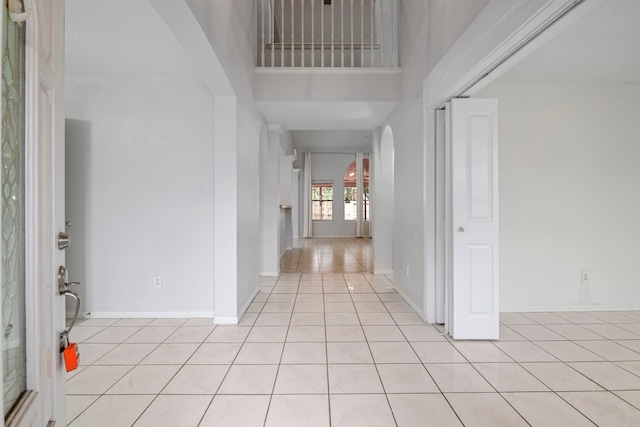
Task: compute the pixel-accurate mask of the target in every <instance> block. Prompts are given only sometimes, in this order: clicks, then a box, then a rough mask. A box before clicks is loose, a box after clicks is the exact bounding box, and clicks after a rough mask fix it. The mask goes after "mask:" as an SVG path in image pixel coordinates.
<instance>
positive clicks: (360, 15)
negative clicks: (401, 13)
mask: <svg viewBox="0 0 640 427" xmlns="http://www.w3.org/2000/svg"><path fill="white" fill-rule="evenodd" d="M397 11H398V7H397V0H256V16H257V31H256V34H257V43H256V46H257V58H256V63H257V65H258V66H259V67H289V68H291V67H293V68H299V67H321V68H331V67H336V68H352V67H369V68H370V67H397V66H398V36H397V34H398V28H397V16H398V13H397Z"/></svg>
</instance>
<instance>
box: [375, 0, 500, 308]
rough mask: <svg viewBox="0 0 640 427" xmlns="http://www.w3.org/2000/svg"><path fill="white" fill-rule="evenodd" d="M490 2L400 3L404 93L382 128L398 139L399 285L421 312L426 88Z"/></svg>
mask: <svg viewBox="0 0 640 427" xmlns="http://www.w3.org/2000/svg"><path fill="white" fill-rule="evenodd" d="M487 3H488V0H462V1H455V2H452V1H447V0H431V1H400V2H399V20H400V21H399V29H400V31H399V33H400V34H399V45H400V64H401V66H402V92H403V94H402V100H401V102H400V104H399V105H398V107H397V108H396V109H395V110H394V112H393V114H391V116H390V117H389V119H388V120H387V122H385V123H383V124H382V128H384V126H385V125H390V126H391V129H392V131H393V136H394V148H395V153H394V154H395V166H394V170H395V191H394V194H395V199H394V204H395V207H394V213H395V215H394V222H395V225H394V233H393V235H394V242H395V244H394V256H393V258H394V270H395V284H396V286H397V287H398V289H399V291H400V292H402V293H403V294H404V295H405V297H407V298H408V299H409V301H410V302H411V303H412V304H413V306H414V308H415V309H417V310H418V311H419V312H424V286H425V285H424V283H425V271H424V269H425V248H424V239H423V235H424V182H423V179H424V175H423V174H424V170H425V169H424V163H425V158H424V112H423V106H422V98H421V95H422V84H423V80H424V78H425V77H426V76H427V74H428V73H429V71H430V70H431V69H432V68H433V67H434V66H435V65H436V64H437V62H438V61H439V60H440V59H441V58H442V57H443V56H444V54H445V53H446V52H447V50H448V49H449V48H450V47H451V46H452V45H453V43H454V42H455V41H456V40H457V38H458V37H459V36H460V34H462V32H463V31H464V30H465V29H466V28H467V26H468V25H469V24H470V23H471V22H472V21H473V19H474V18H475V17H476V16H477V15H478V14H479V13H480V12H481V11H482V9H483V8H484V6H485V5H486V4H487ZM374 221H375V218H374ZM407 268H408V269H409V274H408V275H407V274H406V273H407Z"/></svg>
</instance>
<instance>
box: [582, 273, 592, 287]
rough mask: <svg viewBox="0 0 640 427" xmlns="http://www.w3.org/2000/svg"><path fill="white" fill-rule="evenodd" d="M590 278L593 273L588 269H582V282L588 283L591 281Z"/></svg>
mask: <svg viewBox="0 0 640 427" xmlns="http://www.w3.org/2000/svg"><path fill="white" fill-rule="evenodd" d="M589 280H591V273H589V272H588V271H587V270H582V271H580V283H582V284H585V285H586V284H587V283H589Z"/></svg>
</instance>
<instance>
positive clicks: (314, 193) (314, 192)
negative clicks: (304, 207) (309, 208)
mask: <svg viewBox="0 0 640 427" xmlns="http://www.w3.org/2000/svg"><path fill="white" fill-rule="evenodd" d="M307 188H308V187H307ZM311 200H320V187H317V186H315V185H314V186H312V187H311Z"/></svg>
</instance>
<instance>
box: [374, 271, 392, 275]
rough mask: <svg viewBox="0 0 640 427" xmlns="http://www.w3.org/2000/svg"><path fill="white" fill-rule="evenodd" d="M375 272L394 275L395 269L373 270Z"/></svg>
mask: <svg viewBox="0 0 640 427" xmlns="http://www.w3.org/2000/svg"><path fill="white" fill-rule="evenodd" d="M373 274H384V275H393V274H394V273H393V270H373Z"/></svg>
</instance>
